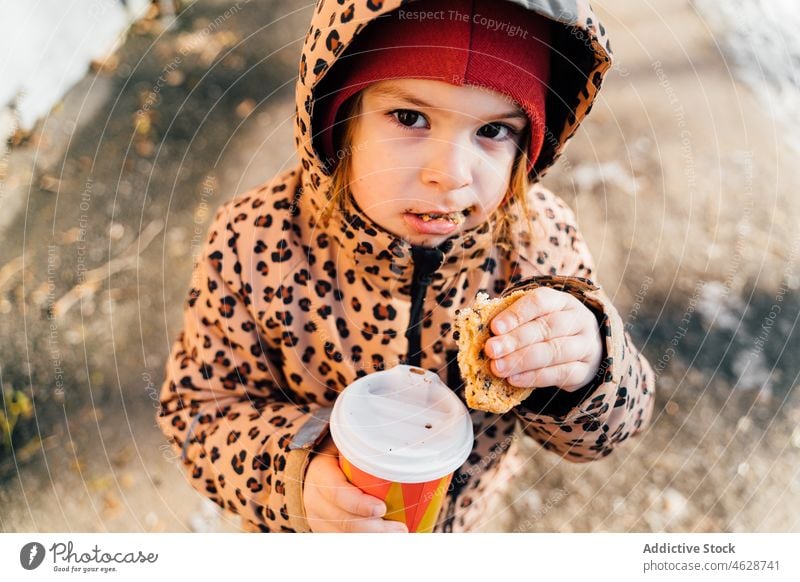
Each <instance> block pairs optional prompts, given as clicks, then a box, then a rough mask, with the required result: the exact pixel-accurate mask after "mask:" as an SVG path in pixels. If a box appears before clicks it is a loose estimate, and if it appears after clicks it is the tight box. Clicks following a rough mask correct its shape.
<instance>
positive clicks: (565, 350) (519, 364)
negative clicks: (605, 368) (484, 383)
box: [491, 335, 592, 386]
mask: <svg viewBox="0 0 800 582" xmlns="http://www.w3.org/2000/svg"><path fill="white" fill-rule="evenodd" d="M591 349H592V345H591V343H590V342H589V341H587V340H586V337H585V336H581V335H573V336H568V337H558V338H555V339H551V340H548V341H546V342H539V343H535V344H533V345H529V346H525V347H524V348H521V349H519V350H517V351H516V352H514V353H512V354H511V355H509V356H506V357H504V358H500V359H498V360H493V361H492V363H491V367H492V373H494V374H496V375H497V376H499V377H500V378H510V377H511V376H514V375H517V374H522V373H524V372H528V371H531V370H538V369H540V368H547V367H550V366H558V365H559V364H570V363H576V364H577V363H580V362H581V360H584V359H586V357H587V354H588V353H589V351H590V350H591ZM512 385H514V384H513V383H512ZM535 385H536V386H550V385H551V384H542V383H540V382H538V381H537V383H536V384H535ZM553 385H555V386H558V385H560V384H553Z"/></svg>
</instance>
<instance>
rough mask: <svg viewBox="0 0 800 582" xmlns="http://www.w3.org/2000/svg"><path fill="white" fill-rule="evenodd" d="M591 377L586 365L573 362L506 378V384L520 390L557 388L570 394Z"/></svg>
mask: <svg viewBox="0 0 800 582" xmlns="http://www.w3.org/2000/svg"><path fill="white" fill-rule="evenodd" d="M592 377H593V376H591V375H589V366H588V365H587V364H584V363H582V362H573V363H571V364H561V365H559V366H550V367H548V368H542V369H540V370H531V371H528V372H524V373H522V374H516V375H513V376H511V377H510V378H508V383H509V384H511V385H512V386H518V387H520V388H523V387H531V386H536V387H541V386H558V387H559V388H561V389H562V390H566V391H567V392H572V391H573V390H575V389H577V388H580V387H581V386H585V385H586V384H587V383H588V382H589V380H587V378H589V379H591V378H592Z"/></svg>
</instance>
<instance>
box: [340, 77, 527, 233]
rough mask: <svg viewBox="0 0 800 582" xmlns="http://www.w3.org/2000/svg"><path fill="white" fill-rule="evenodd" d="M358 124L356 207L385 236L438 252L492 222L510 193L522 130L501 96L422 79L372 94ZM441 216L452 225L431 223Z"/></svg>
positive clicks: (520, 117) (384, 84) (380, 87)
mask: <svg viewBox="0 0 800 582" xmlns="http://www.w3.org/2000/svg"><path fill="white" fill-rule="evenodd" d="M354 121H355V122H356V128H355V130H354V133H353V140H352V142H353V143H352V144H351V146H352V150H351V152H352V156H353V158H352V160H351V164H352V166H351V168H352V174H351V176H350V189H351V190H352V193H353V197H354V199H355V201H356V202H357V203H358V205H359V206H360V207H361V209H362V210H364V212H366V213H367V214H368V215H369V216H370V218H372V219H373V220H374V221H375V222H377V223H378V224H379V225H380V226H382V227H383V228H384V229H386V230H388V231H389V232H391V233H393V234H394V235H396V236H399V237H401V238H403V239H405V240H407V241H408V242H410V243H411V244H414V245H419V246H436V245H438V244H441V243H442V242H444V240H445V239H447V238H449V237H451V236H453V235H454V234H456V233H457V232H459V231H460V230H464V229H469V228H473V227H475V226H478V225H479V224H481V223H482V222H484V221H486V220H487V219H488V217H489V216H490V215H491V213H492V212H493V211H494V210H495V209H496V208H497V207H498V206H499V205H500V203H501V202H502V201H503V198H504V197H505V194H506V192H507V191H508V187H509V181H510V178H511V171H512V166H513V162H514V160H515V157H516V155H517V154H518V152H519V148H520V142H521V136H520V134H521V133H522V132H523V131H524V129H525V128H526V127H527V125H528V118H527V116H526V115H525V113H524V112H523V111H522V110H521V109H519V107H518V106H517V105H516V103H515V102H514V101H513V100H511V99H510V98H509V97H507V96H505V95H503V94H501V93H496V92H494V91H491V90H488V89H485V88H480V87H474V86H473V87H470V86H457V85H451V84H449V83H445V82H443V81H432V80H426V79H392V80H387V81H381V82H379V83H375V84H373V85H370V86H369V87H368V88H367V89H365V90H364V94H363V96H362V108H361V114H360V115H359V116H358V117H357V119H356V120H354ZM425 214H427V215H428V216H423V215H425ZM442 214H444V215H448V214H449V216H446V217H437V216H430V215H442Z"/></svg>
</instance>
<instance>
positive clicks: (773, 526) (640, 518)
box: [0, 0, 800, 532]
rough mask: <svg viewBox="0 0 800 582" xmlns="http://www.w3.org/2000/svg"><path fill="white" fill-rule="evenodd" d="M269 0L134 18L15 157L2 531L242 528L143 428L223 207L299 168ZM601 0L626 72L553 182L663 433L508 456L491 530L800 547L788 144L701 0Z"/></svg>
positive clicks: (5, 232) (9, 222)
mask: <svg viewBox="0 0 800 582" xmlns="http://www.w3.org/2000/svg"><path fill="white" fill-rule="evenodd" d="M263 5H264V3H259V8H258V9H256V7H255V6H254V4H249V5H248V6H247V7H245V8H242V9H241V10H240V11H233V12H232V11H229V13H228V14H227V15H226V13H225V10H226V8H229V7H230V6H231V3H228V2H222V1H218V0H217V1H211V0H208V1H201V2H198V3H196V4H194V5H193V6H192V7H191V8H190V9H188V10H187V11H186V12H185V13H184V14H182V15H181V17H180V18H179V19H178V20H177V21H176V22H174V23H172V25H171V26H170V27H169V29H167V30H162V28H163V25H164V23H158V22H156V23H143V24H141V25H139V26H137V27H136V28H135V30H134V31H133V32H132V34H131V35H130V37H129V39H128V41H127V42H126V43H125V44H124V46H123V47H122V48H121V49H120V51H119V52H118V53H117V54H116V55H113V58H112V59H110V60H109V61H108V62H107V63H106V65H105V66H104V67H100V68H99V70H97V71H93V72H92V73H91V74H89V75H87V77H86V78H85V79H84V80H83V81H82V82H81V83H80V84H79V85H78V86H77V87H75V89H73V90H72V91H71V92H70V94H69V95H67V97H66V98H65V99H64V101H63V103H62V104H61V105H60V106H59V107H57V108H56V109H55V110H54V112H53V113H52V114H51V116H49V117H48V119H47V120H45V121H44V122H43V123H42V124H41V125H40V127H39V128H37V130H36V131H35V132H34V133H33V135H32V136H30V137H29V138H27V139H26V140H25V141H23V142H22V143H21V144H18V145H16V146H15V147H13V148H12V149H11V151H10V152H9V153H8V154H7V155H6V156H5V157H4V158H3V159H2V160H0V180H2V182H0V184H2V186H3V188H2V190H0V200H2V204H3V206H4V208H5V209H6V211H5V212H4V216H3V219H2V220H0V236H2V239H3V240H4V241H5V244H4V245H2V247H1V248H0V338H2V341H0V362H2V368H0V372H1V375H0V381H1V382H2V386H3V393H4V394H5V399H4V405H5V407H4V409H3V410H4V411H5V414H6V418H9V417H10V416H9V415H10V411H11V409H12V408H13V409H14V410H17V411H18V414H19V420H18V421H17V423H16V426H15V429H14V431H13V432H12V433H11V437H12V440H11V443H7V442H3V441H0V531H3V532H23V531H39V532H61V531H72V532H83V531H85V532H90V531H99V532H123V531H125V532H140V531H169V532H180V531H238V529H239V528H238V518H237V517H236V516H234V515H232V514H225V513H221V512H220V511H219V510H218V509H217V507H216V505H214V504H213V503H211V502H208V501H205V500H204V499H203V498H202V497H201V496H200V495H199V494H197V493H195V492H194V490H193V489H192V488H191V487H190V485H188V483H186V477H185V476H184V474H183V472H182V470H181V468H180V467H179V466H178V465H177V464H176V463H175V461H174V459H173V458H172V453H171V452H170V451H169V449H168V448H167V447H166V442H165V438H164V436H163V435H162V434H161V432H160V431H159V430H158V428H157V427H156V426H155V419H154V415H155V405H156V397H157V392H158V389H159V386H160V383H161V379H162V378H163V366H164V360H165V358H166V354H167V352H168V349H169V347H170V345H171V343H172V340H173V339H174V337H175V335H176V334H177V332H178V331H179V329H180V318H181V302H182V300H183V297H184V295H185V292H186V290H187V289H188V284H189V281H190V270H191V265H192V262H193V260H194V259H195V258H196V256H197V253H198V252H199V250H200V249H199V244H200V243H199V242H198V241H199V240H201V239H199V238H198V237H199V236H200V237H201V236H202V235H203V234H204V233H205V230H206V228H207V226H208V220H209V219H210V217H211V215H212V212H213V208H215V207H216V206H217V205H219V204H220V203H222V202H223V201H225V200H226V199H228V198H230V197H232V196H233V195H234V194H235V193H236V192H240V191H243V190H245V189H247V188H249V187H250V186H253V185H255V184H258V183H260V182H262V181H264V180H266V179H267V178H269V177H270V176H272V175H273V174H274V173H275V172H276V171H279V170H281V169H284V168H286V167H289V166H293V165H294V163H295V156H294V151H293V140H292V135H291V130H292V116H293V114H294V99H293V90H294V82H293V79H294V75H295V72H296V66H297V61H298V56H299V51H300V45H301V43H302V39H303V35H304V33H305V30H306V28H307V26H308V22H309V17H310V12H311V10H312V9H313V6H312V5H310V4H309V5H307V6H303V7H302V8H300V9H298V8H297V5H296V3H290V2H289V1H288V0H285V1H283V0H281V1H273V2H271V3H269V8H261V6H263ZM595 7H596V8H597V9H598V12H599V14H600V16H601V20H603V22H604V23H605V25H606V27H607V28H608V29H609V30H610V34H611V38H612V43H613V48H614V51H615V54H616V56H617V61H616V62H617V67H616V68H615V69H614V71H613V72H612V73H611V74H610V75H609V78H608V81H607V83H606V86H605V88H604V91H603V92H602V93H601V99H600V100H599V102H598V103H597V104H596V106H595V108H594V111H593V112H592V114H591V115H590V117H589V120H588V122H587V123H586V124H585V125H584V126H583V129H582V131H580V132H579V135H578V136H577V137H576V139H575V140H574V141H573V142H572V144H571V145H570V147H569V148H568V150H567V153H566V155H565V156H564V158H563V159H562V160H561V161H560V163H559V164H558V166H557V167H556V168H555V169H554V170H553V171H552V172H551V173H550V174H549V175H548V176H547V177H546V178H545V184H546V185H547V186H549V187H550V188H552V189H553V190H554V191H555V192H557V193H558V194H559V195H560V196H562V197H563V198H564V199H565V200H566V201H567V202H568V203H569V204H570V205H571V206H572V208H574V209H575V210H576V213H577V215H578V220H579V223H580V226H581V230H582V232H583V234H584V236H585V237H586V239H587V240H588V242H589V246H590V248H591V249H592V251H593V254H594V257H595V260H596V262H597V264H598V267H599V268H598V280H599V282H600V283H601V284H602V285H603V286H604V287H605V289H606V290H607V292H608V293H609V295H610V296H611V297H612V298H613V300H614V303H615V305H616V306H617V308H618V309H619V311H620V313H621V314H622V317H623V320H624V321H625V322H626V323H627V324H628V328H629V330H630V332H631V335H632V337H633V339H634V341H635V343H636V345H637V346H638V347H639V348H640V349H641V350H642V352H643V353H644V355H645V356H646V357H647V359H648V360H649V361H650V362H651V364H652V366H653V368H654V370H655V371H656V374H657V384H656V389H657V394H658V401H657V404H656V413H655V419H654V424H653V426H652V427H651V428H650V429H649V430H648V431H647V433H646V434H644V435H642V436H640V437H638V438H636V439H633V440H631V441H629V442H628V443H626V445H625V446H623V447H620V448H619V449H617V451H616V452H615V453H614V454H613V455H611V456H610V457H607V458H605V459H603V460H602V461H599V462H595V463H587V464H573V463H569V462H566V461H562V460H560V459H559V458H558V457H556V456H554V455H553V454H552V453H549V452H547V451H544V450H543V449H541V448H540V447H539V446H538V445H537V444H536V443H534V442H533V441H528V440H522V439H520V440H518V441H516V443H515V445H514V447H512V451H511V453H510V454H512V455H513V460H514V462H516V463H517V465H516V466H517V471H516V474H515V478H514V480H513V481H511V482H509V483H505V484H498V489H497V495H496V504H495V506H494V510H493V511H491V512H488V514H487V520H486V522H485V524H484V527H483V529H484V530H485V531H556V532H570V531H574V532H600V531H609V532H627V531H644V532H650V531H654V532H657V531H664V532H691V531H703V532H706V531H708V532H711V531H733V532H750V531H752V532H767V531H769V532H790V531H791V532H796V531H798V530H800V470H799V469H798V467H800V398H799V397H798V390H797V389H796V385H797V383H798V363H800V362H799V360H798V357H797V353H798V348H800V346H799V345H798V344H799V343H800V342H799V341H798V334H797V333H796V332H795V325H796V323H797V319H798V313H800V309H798V307H799V306H798V304H800V301H798V294H797V288H798V286H800V274H798V269H797V268H796V264H797V259H798V251H799V250H800V237H799V236H798V234H797V233H796V232H795V231H794V229H793V226H794V223H796V222H797V218H798V217H800V211H799V210H800V209H798V205H800V200H798V198H797V197H796V196H792V193H794V192H795V191H796V190H797V188H798V186H800V183H798V182H800V180H798V178H797V174H795V173H794V172H790V171H789V168H790V167H791V166H790V163H791V162H792V161H793V160H794V159H796V153H793V152H792V151H789V150H787V148H786V146H785V144H784V143H783V141H782V136H781V133H782V131H783V130H784V128H783V127H782V125H781V124H780V123H779V122H778V121H776V120H774V119H773V118H771V117H770V116H769V114H768V111H766V109H765V107H764V103H763V101H760V100H759V99H758V98H757V97H756V96H755V95H754V94H753V93H752V92H751V91H750V90H749V89H748V88H747V87H746V86H745V85H744V84H742V83H741V82H740V81H739V80H738V75H739V74H738V73H737V68H736V67H737V65H736V63H734V62H732V61H731V60H730V59H729V56H728V53H727V52H725V50H724V48H722V47H724V46H725V43H724V42H722V39H721V38H720V34H721V33H720V31H719V30H714V32H713V34H712V28H711V27H710V26H709V24H708V22H707V20H706V19H705V18H704V16H703V14H701V13H698V12H697V11H696V10H695V8H694V7H693V6H692V5H691V4H690V3H689V2H687V1H685V0H664V1H662V2H659V3H658V5H657V6H650V5H649V4H648V3H640V2H628V1H622V0H615V1H609V0H604V1H603V2H597V3H595ZM159 78H161V81H160V82H159ZM156 89H157V90H156ZM198 233H199V234H198ZM81 280H82V281H84V283H85V285H84V289H88V290H85V291H84V294H83V295H80V294H79V293H78V292H77V289H78V288H77V287H76V285H77V283H78V282H79V281H81ZM15 392H18V395H17V396H16V397H15V399H12V396H13V395H14V393H15ZM19 394H24V395H26V396H27V400H26V399H25V397H23V396H20V395H19ZM12 405H13V406H12ZM10 444H13V447H12V446H9V445H10Z"/></svg>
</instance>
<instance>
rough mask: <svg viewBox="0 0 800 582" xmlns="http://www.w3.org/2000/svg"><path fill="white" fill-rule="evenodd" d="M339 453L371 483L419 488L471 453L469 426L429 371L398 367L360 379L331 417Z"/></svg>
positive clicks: (459, 407) (458, 404)
mask: <svg viewBox="0 0 800 582" xmlns="http://www.w3.org/2000/svg"><path fill="white" fill-rule="evenodd" d="M330 427H331V436H332V437H333V442H334V443H336V446H337V447H338V449H339V452H340V453H341V454H342V455H344V457H345V458H346V459H347V460H348V461H350V462H351V463H352V464H353V465H355V466H356V467H358V468H359V469H361V470H362V471H365V472H367V473H369V474H371V475H373V476H375V477H378V478H381V479H386V480H387V481H397V482H400V483H423V482H425V481H431V480H433V479H438V478H441V477H444V476H446V475H448V474H450V473H452V472H453V471H455V470H456V469H457V468H458V467H460V466H461V465H462V464H463V463H464V461H466V460H467V457H469V454H470V452H471V451H472V442H473V432H472V420H471V418H470V415H469V411H468V410H467V407H466V406H464V404H463V403H462V402H461V400H459V398H458V396H456V394H455V393H454V392H453V391H452V390H450V388H448V387H447V385H446V384H445V383H444V382H442V381H441V380H440V379H439V376H437V375H436V374H434V373H433V372H429V371H428V370H423V369H422V368H417V367H414V366H405V365H399V366H396V367H394V368H392V369H390V370H385V371H381V372H374V373H372V374H369V375H367V376H364V377H362V378H359V379H358V380H356V381H355V382H353V383H352V384H350V385H349V386H348V387H347V388H345V389H344V390H342V392H341V394H339V396H338V398H337V399H336V402H335V403H334V406H333V411H332V412H331V425H330Z"/></svg>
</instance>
